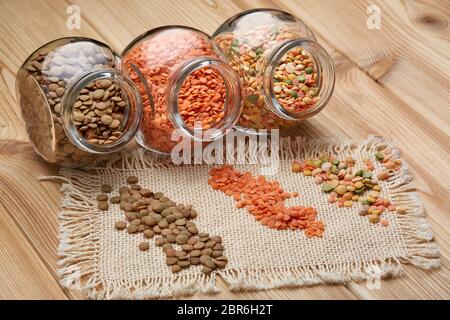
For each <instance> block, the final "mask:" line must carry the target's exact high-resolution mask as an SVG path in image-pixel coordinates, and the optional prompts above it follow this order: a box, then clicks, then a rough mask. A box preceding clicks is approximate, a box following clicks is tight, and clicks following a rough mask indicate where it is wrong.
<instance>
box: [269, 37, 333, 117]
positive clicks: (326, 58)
mask: <svg viewBox="0 0 450 320" xmlns="http://www.w3.org/2000/svg"><path fill="white" fill-rule="evenodd" d="M295 48H302V50H305V51H306V52H307V53H308V54H309V55H310V56H311V59H312V60H313V61H314V64H315V66H316V67H315V68H316V72H317V88H318V91H317V94H316V97H318V101H317V103H316V104H315V105H313V106H311V107H308V108H305V109H303V110H299V111H293V110H289V109H288V108H286V107H285V106H283V105H282V104H281V103H280V101H279V100H278V98H277V97H276V92H275V90H274V84H275V78H274V75H275V71H276V69H277V67H278V66H279V64H280V62H281V61H282V59H283V57H285V55H286V54H287V53H288V52H289V51H291V50H293V49H295ZM264 59H265V68H262V70H261V72H262V78H263V80H262V92H263V96H264V102H265V104H266V106H268V108H269V109H270V110H271V111H272V112H274V113H275V114H276V115H278V116H279V117H281V118H283V119H286V120H291V121H300V120H304V119H306V118H309V117H311V116H313V115H315V114H317V113H318V112H320V111H321V110H322V109H323V108H324V107H325V106H326V105H327V103H328V101H329V100H330V98H331V95H332V93H333V90H334V84H335V68H334V64H333V61H332V59H331V57H330V55H329V54H328V53H327V52H326V50H325V49H324V48H323V47H322V46H321V45H319V44H318V43H317V42H315V41H313V40H309V39H296V40H286V41H283V42H281V43H280V44H279V45H278V46H276V47H275V48H274V49H273V50H272V51H271V52H270V53H269V54H268V55H267V56H266V57H265V58H264ZM263 63H264V62H263Z"/></svg>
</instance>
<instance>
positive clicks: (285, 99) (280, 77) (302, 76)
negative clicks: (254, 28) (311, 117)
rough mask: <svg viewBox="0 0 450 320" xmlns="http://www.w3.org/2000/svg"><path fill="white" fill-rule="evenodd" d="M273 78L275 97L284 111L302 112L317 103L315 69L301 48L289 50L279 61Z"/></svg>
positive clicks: (312, 61)
mask: <svg viewBox="0 0 450 320" xmlns="http://www.w3.org/2000/svg"><path fill="white" fill-rule="evenodd" d="M273 78H274V79H273V81H274V86H273V91H274V93H275V97H276V98H277V100H278V102H279V103H280V104H281V105H282V106H283V107H284V108H285V109H286V110H289V111H291V112H299V111H304V110H306V109H309V108H312V107H313V106H314V105H316V104H317V102H318V101H319V96H317V93H318V92H319V88H318V87H317V68H316V65H315V63H314V60H313V59H312V57H311V56H310V55H309V54H308V52H307V51H305V50H304V49H303V48H293V49H291V50H289V51H288V52H287V53H286V54H285V55H284V56H283V58H282V59H281V60H280V62H279V64H278V66H277V68H276V69H275V72H274V75H273Z"/></svg>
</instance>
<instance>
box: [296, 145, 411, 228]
mask: <svg viewBox="0 0 450 320" xmlns="http://www.w3.org/2000/svg"><path fill="white" fill-rule="evenodd" d="M375 158H376V159H377V160H378V161H380V162H381V163H382V166H383V167H384V168H385V169H384V170H383V171H381V172H380V173H379V174H378V175H377V180H375V179H374V173H373V171H374V165H373V163H372V161H371V160H369V159H363V163H364V166H365V167H364V168H363V169H357V168H356V167H355V163H356V160H355V159H353V158H352V157H347V158H346V159H342V160H340V159H337V158H335V157H332V156H328V155H324V156H323V157H320V158H316V159H308V160H305V161H303V162H296V161H294V162H293V163H292V171H293V172H301V173H303V175H304V176H310V177H313V178H314V182H315V183H317V184H320V185H321V189H322V191H323V192H324V193H327V194H328V202H329V203H336V204H337V205H338V206H339V207H352V206H353V204H354V203H355V202H358V201H359V202H361V204H362V205H363V207H362V209H361V210H360V211H359V214H360V215H362V216H366V215H368V217H369V221H370V222H371V223H378V222H380V223H381V224H382V225H383V226H388V225H389V221H388V220H387V219H382V218H381V215H382V214H383V212H385V211H386V210H388V211H395V210H397V211H398V212H400V213H403V212H404V211H405V209H404V208H396V207H395V206H394V205H393V204H392V203H391V202H390V201H389V199H386V198H383V197H382V196H381V186H380V184H379V181H382V180H386V179H388V178H389V176H390V174H391V172H393V171H398V170H400V165H401V160H400V159H393V158H392V156H391V155H389V153H387V152H384V153H383V152H377V153H375Z"/></svg>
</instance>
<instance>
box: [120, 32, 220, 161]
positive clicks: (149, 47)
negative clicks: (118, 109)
mask: <svg viewBox="0 0 450 320" xmlns="http://www.w3.org/2000/svg"><path fill="white" fill-rule="evenodd" d="M205 56H207V57H212V58H217V57H218V56H217V54H216V52H215V51H214V47H213V44H212V41H210V40H209V38H208V37H207V36H206V35H204V34H203V33H201V32H197V31H194V30H192V29H189V28H173V29H167V30H162V31H159V32H156V33H154V34H150V35H149V36H148V37H147V38H146V39H145V40H144V41H142V42H140V43H138V44H137V45H136V46H135V47H132V48H131V49H130V50H128V51H127V52H126V53H124V55H123V59H124V66H125V68H126V70H127V72H128V73H129V74H130V77H131V79H133V81H135V82H136V85H137V86H138V87H139V90H140V93H141V96H142V98H143V103H144V116H143V120H142V124H141V133H142V135H143V139H144V140H145V144H146V145H148V146H149V147H150V148H152V149H154V150H158V151H162V152H166V153H168V152H170V151H171V150H172V148H173V147H174V146H175V145H176V144H177V143H178V141H172V140H171V135H172V132H173V130H174V126H173V124H172V122H171V121H170V119H169V115H168V111H167V106H168V105H167V103H168V101H167V85H168V83H169V82H170V80H171V77H172V75H173V73H174V71H175V70H177V69H178V68H179V67H180V66H182V65H183V64H184V63H186V62H187V61H189V60H191V59H193V58H196V57H205ZM133 65H134V66H136V67H137V68H138V69H139V70H140V72H141V73H142V75H143V76H144V77H145V79H146V80H147V82H148V83H149V87H150V91H151V95H152V97H153V103H154V110H153V109H152V105H151V101H150V97H148V96H147V88H146V86H145V84H143V83H142V82H141V81H140V78H139V75H138V73H137V72H136V71H135V70H134V68H133ZM205 80H206V82H205ZM224 90H225V89H224V85H223V80H221V77H220V76H219V75H218V74H217V72H215V71H214V69H211V68H209V67H204V68H203V69H202V70H197V71H194V72H193V73H191V75H190V76H188V77H187V78H186V80H185V82H184V83H183V85H182V89H181V90H180V92H179V106H180V111H182V112H183V115H182V118H183V119H184V120H185V121H187V125H192V122H194V121H195V120H200V121H201V122H202V124H203V125H204V127H205V128H208V127H209V126H211V124H212V123H214V122H215V121H219V119H221V117H223V115H222V114H221V111H222V110H221V109H222V108H223V104H224V101H225V93H224ZM217 95H220V97H216V96H217ZM185 101H187V102H185ZM208 101H209V102H210V103H208ZM188 102H189V103H188ZM192 102H193V103H192Z"/></svg>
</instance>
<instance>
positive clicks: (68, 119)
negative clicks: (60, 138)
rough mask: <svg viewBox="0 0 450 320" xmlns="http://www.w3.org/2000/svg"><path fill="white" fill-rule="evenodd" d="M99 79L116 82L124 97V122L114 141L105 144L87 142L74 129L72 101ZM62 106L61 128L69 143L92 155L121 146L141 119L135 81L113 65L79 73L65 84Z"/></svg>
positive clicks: (118, 148)
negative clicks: (119, 133) (69, 82)
mask: <svg viewBox="0 0 450 320" xmlns="http://www.w3.org/2000/svg"><path fill="white" fill-rule="evenodd" d="M98 80H110V81H112V83H114V84H116V85H118V86H119V87H120V90H121V91H122V93H123V95H124V97H125V99H126V101H125V102H126V105H125V107H124V117H123V121H122V122H121V124H120V126H119V128H118V129H117V130H120V131H121V135H120V136H119V137H117V139H116V140H115V141H114V142H112V143H108V144H100V143H94V142H90V141H88V139H86V138H84V137H83V136H82V135H81V134H80V132H79V131H78V130H77V128H76V120H75V115H74V112H75V103H76V101H77V100H78V97H79V96H80V94H81V91H82V90H83V89H85V88H86V87H87V86H88V85H89V84H90V83H93V82H95V81H98ZM61 105H62V107H63V111H62V118H63V123H64V131H65V132H66V135H67V137H68V139H69V140H70V142H72V143H73V144H74V145H75V146H76V147H77V148H79V149H81V150H84V151H86V152H89V153H94V154H107V153H112V152H116V151H118V150H120V149H122V148H123V147H124V146H125V145H126V144H127V143H128V142H130V141H131V140H132V139H133V138H134V136H135V134H136V132H137V130H138V128H139V125H140V123H141V120H142V100H141V96H140V94H139V91H138V90H137V88H136V87H135V85H134V82H133V81H132V80H131V79H130V78H129V77H128V76H126V75H125V74H123V73H122V72H120V71H119V70H116V69H113V68H101V69H97V70H95V71H88V72H85V73H83V74H81V75H80V76H79V77H78V78H77V79H75V81H73V82H72V83H71V84H70V85H69V86H68V88H67V90H66V93H65V94H64V95H63V97H62V99H61Z"/></svg>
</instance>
